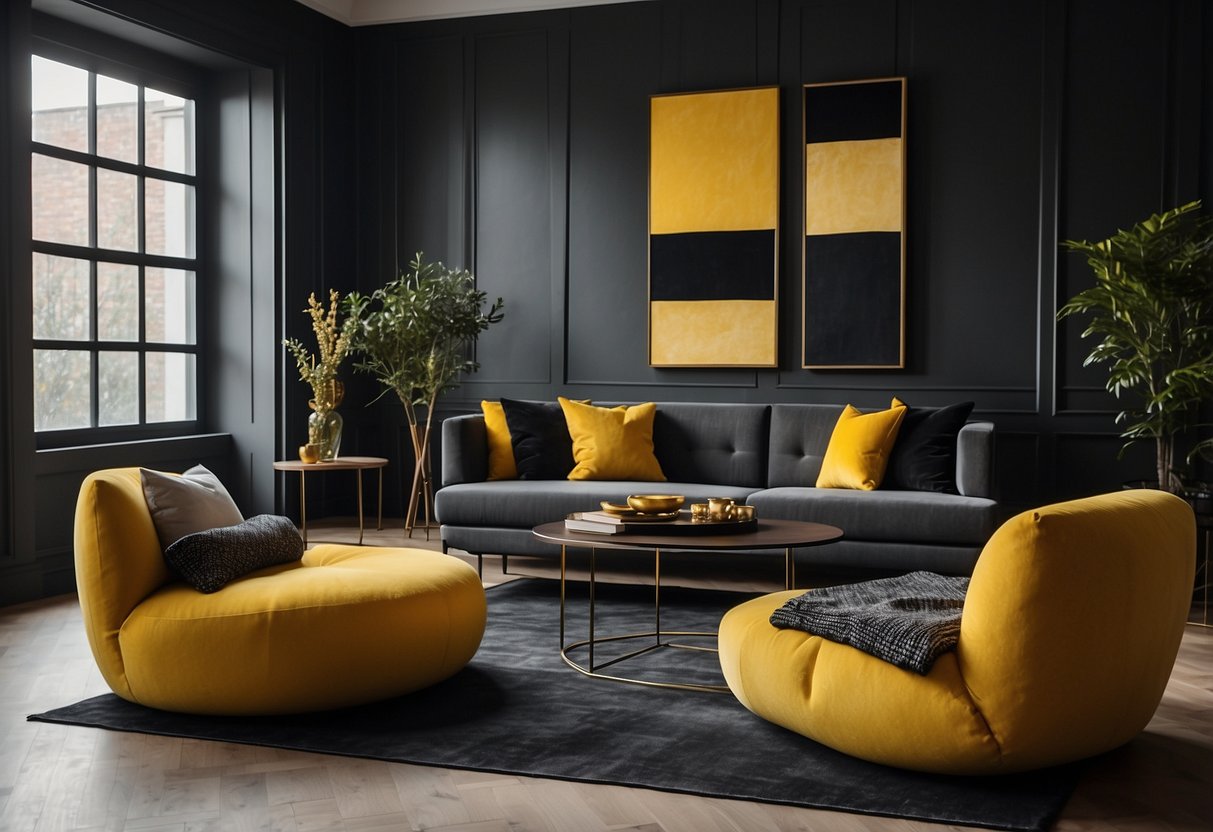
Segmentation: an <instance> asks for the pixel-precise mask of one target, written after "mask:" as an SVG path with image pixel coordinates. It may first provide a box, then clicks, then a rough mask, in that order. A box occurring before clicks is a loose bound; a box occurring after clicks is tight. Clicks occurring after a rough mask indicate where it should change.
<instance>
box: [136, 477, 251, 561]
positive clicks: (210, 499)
mask: <svg viewBox="0 0 1213 832" xmlns="http://www.w3.org/2000/svg"><path fill="white" fill-rule="evenodd" d="M139 478H140V481H141V482H142V484H143V498H144V499H145V500H146V501H147V509H148V511H149V512H151V515H152V522H153V523H154V524H155V526H156V535H157V536H158V537H159V538H160V548H161V550H164V549H167V548H168V547H169V546H170V545H171V544H172V543H175V542H176V541H177V540H179V539H180V538H182V537H185V535H187V534H193V533H194V532H201V531H206V530H207V529H215V528H218V527H220V526H234V525H236V524H237V523H241V522H243V521H244V515H243V514H241V513H240V509H238V508H237V507H236V503H235V501H233V500H232V496H231V495H230V494H228V493H227V489H226V488H224V487H223V483H221V482H219V478H218V477H216V476H215V475H214V474H212V473H211V472H210V471H208V470H207V469H206V468H205V467H204V466H202V465H195V466H194V467H193V468H190V469H189V470H188V471H186V472H185V473H184V474H181V475H180V476H178V475H176V474H166V473H163V472H161V471H152V470H151V469H148V468H140V469H139Z"/></svg>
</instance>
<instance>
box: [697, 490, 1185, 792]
mask: <svg viewBox="0 0 1213 832" xmlns="http://www.w3.org/2000/svg"><path fill="white" fill-rule="evenodd" d="M1195 551H1196V542H1195V522H1194V520H1193V515H1192V511H1191V509H1190V508H1189V507H1188V505H1187V503H1185V502H1184V501H1183V500H1181V499H1179V498H1178V497H1175V496H1173V495H1171V494H1167V493H1165V492H1162V491H1149V490H1136V491H1122V492H1117V493H1114V494H1105V495H1101V496H1097V497H1090V498H1086V499H1082V500H1074V501H1071V502H1066V503H1059V504H1056V505H1051V506H1046V507H1044V508H1040V509H1036V510H1034V511H1028V512H1025V513H1023V514H1020V515H1018V516H1017V517H1014V518H1012V519H1011V520H1009V521H1007V523H1006V524H1004V525H1003V526H1002V527H1001V528H1000V529H999V530H998V531H997V532H996V533H995V534H994V536H993V537H992V538H991V539H990V541H989V542H988V543H987V544H986V546H985V548H984V550H983V551H982V553H981V557H980V558H979V559H978V561H977V566H976V568H975V569H974V571H973V577H972V580H971V582H970V584H969V588H968V592H967V595H966V597H965V603H964V610H963V614H962V617H961V625H960V640H959V642H958V644H957V646H956V650H955V651H954V652H950V653H945V654H943V655H942V656H940V657H939V658H938V659H937V660H936V661H935V663H934V665H933V666H932V668H931V670H930V673H928V674H927V675H926V676H920V675H918V674H916V673H912V672H910V671H906V670H901V669H899V668H897V667H895V666H893V665H891V664H888V663H886V662H883V661H881V660H879V659H877V658H874V657H873V656H870V655H868V654H867V653H864V652H861V651H859V650H857V649H855V648H853V647H849V646H846V645H843V644H838V643H835V642H831V641H827V640H825V639H823V638H821V637H818V636H813V635H809V634H808V633H805V632H802V631H799V630H790V629H778V628H776V627H774V626H773V625H772V624H771V623H770V621H769V619H770V616H771V613H772V612H774V611H775V610H776V609H778V608H779V607H780V606H782V605H783V604H784V602H785V601H787V600H788V599H789V598H791V597H794V596H796V595H798V594H800V593H799V592H795V591H793V592H781V593H775V594H773V595H767V596H764V597H761V598H756V599H754V600H752V601H749V602H747V603H745V604H742V605H740V606H738V607H736V608H735V609H733V610H730V611H729V612H728V613H727V614H726V615H725V617H724V619H723V620H722V622H721V625H720V663H721V667H722V669H723V671H724V676H725V679H726V681H727V682H728V685H729V688H730V689H731V690H732V691H733V693H734V694H735V695H736V696H737V698H738V699H739V700H740V701H741V703H742V704H743V705H745V706H746V707H747V708H749V709H750V710H751V711H753V712H754V713H756V714H757V715H759V716H761V717H763V718H765V719H768V720H770V721H771V722H774V723H776V724H778V725H782V726H783V727H785V728H788V729H790V730H792V731H796V732H798V733H800V734H803V735H805V736H807V737H810V738H812V739H814V740H816V741H818V742H821V743H823V744H825V745H828V746H830V747H831V748H835V749H837V750H839V751H842V752H845V753H847V754H851V755H853V756H856V757H861V758H864V759H867V760H872V761H874V762H878V763H884V764H887V765H893V766H900V767H903V768H909V769H917V770H921V771H930V772H940V773H947V774H997V773H1006V772H1016V771H1024V770H1029V769H1034V768H1042V767H1045V766H1050V765H1055V764H1059V763H1064V762H1068V761H1071V760H1077V759H1081V758H1084V757H1089V756H1091V755H1094V754H1098V753H1100V752H1103V751H1107V750H1109V749H1112V748H1115V747H1117V746H1119V745H1122V744H1123V743H1125V742H1127V741H1129V740H1130V739H1132V738H1133V737H1134V736H1135V735H1137V734H1138V733H1139V732H1140V731H1141V730H1142V729H1143V728H1145V726H1146V724H1147V723H1148V722H1149V721H1150V719H1151V717H1152V716H1153V714H1154V711H1155V709H1156V708H1157V707H1158V703H1159V701H1160V700H1161V698H1162V694H1163V690H1164V689H1165V688H1166V685H1167V680H1168V678H1169V677H1170V674H1171V668H1172V666H1173V665H1174V663H1175V656H1176V653H1177V651H1178V649H1179V642H1180V638H1181V637H1182V635H1183V628H1184V622H1185V620H1186V618H1187V615H1188V610H1189V606H1190V603H1191V598H1192V582H1193V571H1194V569H1195Z"/></svg>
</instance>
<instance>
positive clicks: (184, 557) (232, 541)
mask: <svg viewBox="0 0 1213 832" xmlns="http://www.w3.org/2000/svg"><path fill="white" fill-rule="evenodd" d="M301 557H303V538H301V537H300V536H299V532H298V531H297V530H296V529H295V524H294V523H292V522H291V521H290V518H288V517H278V516H277V515H273V514H258V515H257V516H256V517H250V518H249V519H248V520H245V521H244V522H243V523H239V524H237V525H235V526H220V527H219V528H217V529H207V530H206V531H203V532H194V533H193V534H187V535H186V536H185V537H182V538H180V539H179V540H177V542H175V543H173V544H171V545H170V546H169V547H168V548H167V549H165V550H164V559H165V561H167V562H168V565H169V568H170V569H172V570H173V571H174V572H176V573H177V574H178V575H180V576H181V578H182V580H184V581H185V582H186V583H187V584H189V585H190V586H192V587H193V588H194V589H196V590H198V591H199V592H207V593H210V592H217V591H218V590H220V589H223V587H224V586H225V585H227V584H228V583H229V582H230V581H234V580H235V579H236V578H239V577H240V576H241V575H247V574H248V573H250V572H255V571H256V570H258V569H263V568H264V567H266V566H274V565H275V564H279V563H290V562H291V561H294V560H299V558H301Z"/></svg>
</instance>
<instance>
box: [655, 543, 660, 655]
mask: <svg viewBox="0 0 1213 832" xmlns="http://www.w3.org/2000/svg"><path fill="white" fill-rule="evenodd" d="M653 636H654V637H655V638H656V641H655V642H654V643H655V644H656V645H657V646H658V647H660V646H661V550H660V549H654V550H653Z"/></svg>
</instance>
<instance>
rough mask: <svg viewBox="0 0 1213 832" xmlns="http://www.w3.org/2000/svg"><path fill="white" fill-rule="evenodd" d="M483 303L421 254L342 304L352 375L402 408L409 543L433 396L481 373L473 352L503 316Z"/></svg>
mask: <svg viewBox="0 0 1213 832" xmlns="http://www.w3.org/2000/svg"><path fill="white" fill-rule="evenodd" d="M486 298H487V295H486V294H485V293H484V292H481V291H479V290H478V289H477V288H476V281H475V277H474V276H473V275H472V273H471V272H469V271H467V270H466V269H452V268H448V267H447V266H445V265H443V264H442V263H441V262H431V263H426V262H425V261H424V257H423V255H422V254H421V253H420V252H419V253H418V254H417V255H416V256H415V257H414V258H413V261H412V262H411V263H409V267H408V271H405V272H403V273H402V274H401V275H400V276H399V277H398V278H396V279H395V280H393V281H391V282H390V283H388V284H387V285H386V286H384V287H382V288H380V289H376V290H375V291H374V292H373V293H371V294H370V295H369V296H367V295H363V294H360V293H358V292H351V293H350V294H349V295H348V296H347V297H346V299H345V307H346V312H347V314H348V315H349V317H350V318H351V319H353V320H354V321H355V323H354V325H353V334H352V336H351V349H352V351H353V352H354V354H355V355H356V356H357V359H356V362H355V365H354V366H355V368H356V369H358V370H360V371H362V372H366V373H369V374H371V375H373V376H374V377H375V378H376V379H377V380H378V381H379V383H380V384H382V385H383V388H384V390H383V393H384V394H386V393H388V392H389V391H391V392H394V393H395V394H396V397H397V398H399V399H400V403H401V404H402V405H404V414H405V419H406V421H407V423H408V431H409V440H410V442H411V443H412V447H413V454H414V459H415V461H416V462H415V465H414V468H413V480H412V486H411V489H410V491H409V504H408V509H407V510H406V512H405V521H404V522H405V526H404V527H405V530H406V531H407V532H408V533H409V535H410V536H412V533H413V528H414V526H416V523H417V514H418V511H419V510H421V509H422V508H423V507H424V513H425V526H426V530H427V532H426V533H427V534H428V533H429V532H428V530H429V525H430V506H431V504H432V501H433V485H432V481H431V477H430V459H429V456H430V436H431V429H432V427H433V419H434V407H435V405H436V403H437V401H438V397H439V396H440V395H441V394H442V393H444V392H445V391H447V390H450V389H451V388H453V387H455V386H457V385H458V383H459V377H460V375H461V374H463V373H472V372H475V371H476V370H477V369H479V366H480V365H479V364H478V363H477V362H476V361H475V359H474V356H473V352H472V347H473V346H474V345H475V343H476V340H477V338H478V337H479V336H480V333H481V332H483V331H484V330H486V329H488V327H489V325H490V324H495V323H497V322H498V321H500V320H501V319H502V316H503V313H502V311H501V310H502V308H503V306H504V302H503V301H502V299H501V298H498V299H497V300H496V302H495V303H493V305H492V306H491V307H490V308H489V309H488V311H487V312H486V311H484V310H483V306H484V303H485V300H486ZM419 408H421V409H423V410H424V418H422V416H421V414H420V413H419V410H418V409H419Z"/></svg>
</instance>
